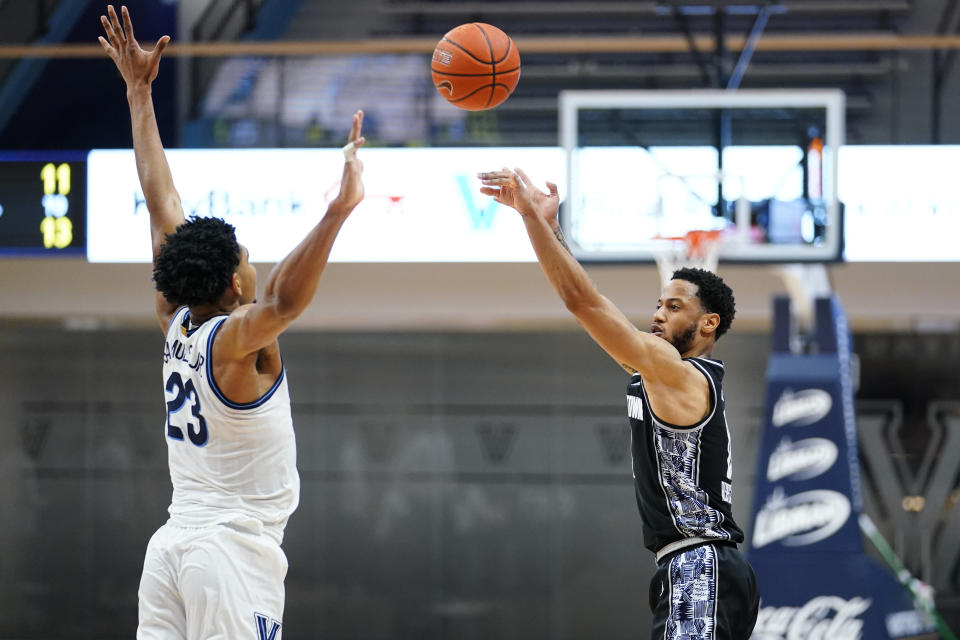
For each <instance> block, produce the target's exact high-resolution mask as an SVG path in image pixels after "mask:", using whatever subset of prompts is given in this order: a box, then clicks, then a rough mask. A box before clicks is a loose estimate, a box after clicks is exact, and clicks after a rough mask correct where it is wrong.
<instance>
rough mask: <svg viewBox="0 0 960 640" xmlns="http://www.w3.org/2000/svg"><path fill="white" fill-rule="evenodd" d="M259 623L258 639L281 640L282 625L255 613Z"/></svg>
mask: <svg viewBox="0 0 960 640" xmlns="http://www.w3.org/2000/svg"><path fill="white" fill-rule="evenodd" d="M253 617H254V618H255V619H256V621H257V638H258V639H259V640H280V626H281V625H280V623H279V622H277V621H276V620H274V619H273V618H268V617H267V616H265V615H263V614H262V613H254V614H253Z"/></svg>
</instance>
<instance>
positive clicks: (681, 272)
mask: <svg viewBox="0 0 960 640" xmlns="http://www.w3.org/2000/svg"><path fill="white" fill-rule="evenodd" d="M671 278H672V279H673V280H686V281H687V282H692V283H693V284H695V285H697V297H698V298H699V299H700V304H701V306H703V309H704V311H706V312H707V313H715V314H717V315H718V316H720V323H719V324H717V330H716V333H715V334H714V335H716V336H717V338H718V339H719V338H720V336H722V335H723V334H725V333H726V332H727V329H729V328H730V325H731V324H733V316H734V315H736V313H737V304H736V302H735V301H734V299H733V290H732V289H730V287H728V286H727V283H726V282H724V281H723V278H721V277H720V276H718V275H717V274H715V273H713V272H712V271H707V270H706V269H697V268H695V267H683V268H682V269H677V270H676V271H674V272H673V275H672V276H671Z"/></svg>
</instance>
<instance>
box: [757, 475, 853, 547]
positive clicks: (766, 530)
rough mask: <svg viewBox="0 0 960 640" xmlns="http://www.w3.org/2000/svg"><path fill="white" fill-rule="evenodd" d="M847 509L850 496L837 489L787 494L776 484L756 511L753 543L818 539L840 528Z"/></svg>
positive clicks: (799, 542)
mask: <svg viewBox="0 0 960 640" xmlns="http://www.w3.org/2000/svg"><path fill="white" fill-rule="evenodd" d="M850 512H851V505H850V499H849V498H847V496H845V495H843V494H842V493H840V492H839V491H831V490H829V489H818V490H815V491H805V492H803V493H798V494H796V495H792V496H788V495H786V493H784V491H783V489H780V488H777V489H775V490H774V491H773V493H771V494H770V497H769V498H768V499H767V502H766V503H765V504H764V505H763V507H761V508H760V511H758V512H757V519H756V521H755V522H754V527H753V547H754V548H755V549H759V548H761V547H765V546H766V545H768V544H770V543H772V542H778V541H779V542H780V544H783V545H785V546H790V547H795V546H803V545H808V544H813V543H815V542H819V541H821V540H823V539H825V538H829V537H830V536H831V535H833V534H834V533H836V532H837V531H839V530H840V527H842V526H843V525H844V523H845V522H846V521H847V519H848V518H849V517H850Z"/></svg>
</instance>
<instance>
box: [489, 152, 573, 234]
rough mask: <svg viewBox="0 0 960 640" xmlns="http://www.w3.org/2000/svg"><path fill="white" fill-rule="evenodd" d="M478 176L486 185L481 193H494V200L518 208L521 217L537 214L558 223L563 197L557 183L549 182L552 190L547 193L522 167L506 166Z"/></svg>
mask: <svg viewBox="0 0 960 640" xmlns="http://www.w3.org/2000/svg"><path fill="white" fill-rule="evenodd" d="M477 177H478V178H480V181H481V182H483V185H484V186H483V187H481V188H480V193H483V194H485V195H488V196H493V199H494V200H496V201H497V202H499V203H500V204H505V205H507V206H508V207H512V208H514V209H516V210H517V211H518V212H519V213H520V215H522V216H537V217H540V218H543V219H544V220H546V221H547V222H549V223H550V224H551V226H554V225H555V224H556V220H557V211H558V210H559V208H560V196H559V195H558V193H557V185H555V184H553V183H552V182H548V183H547V190H548V191H549V193H544V192H543V191H540V190H539V189H537V188H536V187H535V186H533V181H531V180H530V178H529V177H527V174H526V173H524V172H523V169H515V170H514V171H511V170H510V169H507V168H506V167H504V168H503V169H501V170H500V171H488V172H486V173H479V174H477Z"/></svg>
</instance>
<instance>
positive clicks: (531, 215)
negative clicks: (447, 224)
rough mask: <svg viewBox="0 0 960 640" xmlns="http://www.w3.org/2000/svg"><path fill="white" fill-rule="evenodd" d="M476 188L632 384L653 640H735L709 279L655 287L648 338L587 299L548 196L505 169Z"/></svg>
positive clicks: (729, 309)
mask: <svg viewBox="0 0 960 640" xmlns="http://www.w3.org/2000/svg"><path fill="white" fill-rule="evenodd" d="M479 177H480V179H481V181H482V183H483V185H484V187H482V188H481V191H482V192H483V193H484V194H486V195H490V196H494V198H495V199H496V201H497V202H500V203H502V204H505V205H507V206H509V207H512V208H514V209H516V210H517V211H518V212H519V213H520V214H521V216H522V217H523V222H524V225H525V227H526V230H527V235H528V236H529V237H530V242H531V244H532V245H533V248H534V251H535V252H536V254H537V259H538V260H539V262H540V266H541V267H542V268H543V272H544V273H545V274H546V276H547V279H548V280H549V281H550V284H551V285H553V287H554V289H555V290H556V291H557V293H558V294H559V296H560V298H561V299H562V300H563V302H564V303H565V304H566V306H567V309H569V310H570V312H571V313H573V315H574V316H575V317H576V318H577V320H578V321H579V322H580V324H581V325H582V326H583V328H584V329H586V330H587V333H589V334H590V336H591V337H592V338H593V339H594V340H595V341H596V342H597V344H599V345H600V346H601V347H602V348H603V349H604V350H605V351H606V352H607V353H608V354H610V356H611V357H613V358H614V359H615V360H616V362H618V363H620V366H622V367H623V368H624V369H626V370H627V371H628V372H629V373H630V374H632V377H631V379H630V382H629V384H628V385H627V415H628V419H629V423H630V428H631V453H632V461H633V477H634V488H635V492H636V497H637V505H638V507H639V509H640V517H641V520H642V523H643V538H644V545H645V546H646V547H647V548H648V549H650V550H651V551H652V552H653V553H654V554H655V557H656V561H657V570H656V573H655V574H654V577H653V581H652V582H651V584H650V592H649V600H650V609H651V611H652V613H653V628H652V631H651V636H650V637H651V638H653V639H655V640H747V639H748V638H749V637H750V634H751V632H752V630H753V626H754V623H755V622H756V619H757V608H758V605H759V594H758V591H757V584H756V576H755V575H754V573H753V569H752V568H751V567H750V565H749V563H747V561H746V559H744V557H743V556H742V555H741V554H740V553H739V551H738V550H737V544H738V543H741V542H743V531H742V530H741V529H740V527H739V526H737V523H736V522H734V520H733V514H732V506H731V500H732V499H733V498H732V494H733V488H732V482H733V481H732V477H731V476H732V475H733V471H732V468H731V467H732V458H731V452H730V431H729V428H728V426H727V419H726V415H725V412H724V407H725V401H724V398H723V388H722V381H723V374H724V365H723V363H722V362H721V361H720V360H717V359H715V358H712V357H711V354H712V352H713V346H714V344H715V343H716V341H717V339H718V338H719V337H720V336H721V335H723V333H724V332H725V331H726V330H727V329H728V328H729V327H730V324H731V323H732V321H733V316H734V313H735V304H734V300H733V292H732V291H731V290H730V287H728V286H727V285H726V284H725V283H724V282H723V280H722V279H720V278H719V277H718V276H717V275H715V274H713V273H710V272H709V271H705V270H703V269H691V268H684V269H678V270H677V271H675V272H674V273H673V277H672V279H671V280H670V282H669V283H668V284H667V285H666V286H665V287H664V288H663V291H662V292H661V297H660V300H659V301H658V303H657V311H656V313H655V314H654V315H653V323H652V325H651V327H650V331H649V332H645V331H640V330H639V329H637V328H636V327H635V326H634V325H633V323H631V322H630V320H629V319H628V318H627V317H626V316H625V315H624V314H623V313H622V312H621V311H620V310H619V309H618V308H617V307H615V306H614V305H613V303H612V302H611V301H610V300H609V299H607V298H606V297H605V296H603V295H601V293H600V292H599V291H598V290H597V288H596V285H594V284H593V282H592V281H591V280H590V278H589V276H588V275H587V273H586V271H585V270H584V269H583V267H582V266H580V264H579V263H578V262H577V260H576V259H575V258H574V257H573V255H572V254H571V253H570V250H569V248H568V247H567V244H566V242H565V240H564V238H563V232H562V231H561V229H560V225H559V223H558V220H557V212H558V208H559V205H560V199H559V196H558V194H557V187H556V185H554V184H551V183H547V187H548V190H549V193H544V192H542V191H540V190H539V189H537V188H535V187H534V186H533V184H532V183H531V182H530V179H529V178H528V177H527V175H526V174H525V173H524V172H523V171H521V170H520V169H517V170H516V171H510V170H509V169H503V170H502V171H491V172H489V173H481V174H480V175H479Z"/></svg>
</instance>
